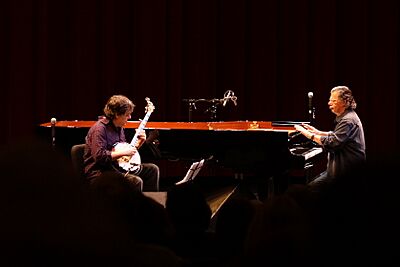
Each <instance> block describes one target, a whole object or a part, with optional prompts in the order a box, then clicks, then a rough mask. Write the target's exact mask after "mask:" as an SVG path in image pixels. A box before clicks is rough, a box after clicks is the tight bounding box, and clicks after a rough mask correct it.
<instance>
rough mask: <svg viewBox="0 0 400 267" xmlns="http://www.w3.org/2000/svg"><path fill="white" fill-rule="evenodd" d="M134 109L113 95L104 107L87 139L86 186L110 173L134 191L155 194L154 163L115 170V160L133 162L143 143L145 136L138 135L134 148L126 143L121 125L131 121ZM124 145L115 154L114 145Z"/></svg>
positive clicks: (142, 133) (123, 99) (129, 103)
mask: <svg viewBox="0 0 400 267" xmlns="http://www.w3.org/2000/svg"><path fill="white" fill-rule="evenodd" d="M134 108H135V105H134V104H133V103H132V101H131V100H130V99H128V98H127V97H125V96H123V95H113V96H111V97H110V98H109V100H108V101H107V103H106V105H105V107H104V110H103V111H104V115H105V117H104V118H101V119H99V120H98V121H97V122H96V123H95V124H94V125H93V126H92V127H91V128H90V129H89V131H88V134H87V135H86V149H85V153H84V156H83V158H84V170H85V176H86V177H87V179H89V183H90V184H92V183H95V181H96V179H97V178H99V177H100V176H101V175H102V174H103V173H105V172H109V171H113V172H115V173H117V175H119V176H120V177H121V179H126V180H127V181H128V183H129V184H130V185H131V186H132V188H133V189H134V190H137V191H158V189H159V176H160V172H159V168H158V166H157V165H155V164H153V163H141V162H140V164H138V166H137V168H135V170H134V171H125V170H123V169H120V168H118V166H119V164H118V159H121V158H122V157H127V158H128V159H129V158H132V157H133V156H134V155H135V154H136V153H139V152H138V149H139V147H140V146H141V145H142V144H143V143H144V142H145V140H146V133H145V132H144V131H142V132H141V133H138V142H137V143H136V144H135V145H131V144H128V143H126V138H125V132H124V125H125V124H126V123H127V121H128V120H129V119H130V118H131V114H132V112H133V110H134ZM124 143H126V144H127V145H124V146H121V147H122V148H120V149H118V150H116V149H115V145H116V144H124Z"/></svg>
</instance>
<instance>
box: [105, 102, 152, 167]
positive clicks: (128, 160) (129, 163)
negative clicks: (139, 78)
mask: <svg viewBox="0 0 400 267" xmlns="http://www.w3.org/2000/svg"><path fill="white" fill-rule="evenodd" d="M145 100H146V102H147V106H146V115H145V116H144V118H143V120H141V122H140V124H139V127H138V128H137V129H136V133H135V135H134V136H133V138H132V141H131V142H130V143H126V142H119V143H116V144H115V145H114V147H113V150H114V151H118V150H122V149H124V148H126V146H132V147H133V146H135V145H136V143H137V141H138V136H139V134H140V133H141V132H142V131H143V130H144V127H145V126H146V123H147V121H148V120H149V117H150V115H151V113H152V112H153V111H154V105H153V103H152V102H151V101H150V98H148V97H146V98H145ZM117 163H118V167H119V169H122V170H124V171H126V172H127V173H128V172H138V171H139V170H140V164H141V158H140V154H139V151H136V153H135V154H133V155H132V156H122V157H120V158H118V159H117Z"/></svg>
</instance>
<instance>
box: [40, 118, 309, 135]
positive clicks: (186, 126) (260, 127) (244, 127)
mask: <svg viewBox="0 0 400 267" xmlns="http://www.w3.org/2000/svg"><path fill="white" fill-rule="evenodd" d="M95 122H96V121H79V120H73V121H57V122H56V124H55V126H56V127H66V128H90V127H91V126H92V125H93V124H94V123H95ZM299 123H301V122H298V123H297V124H299ZM139 124H140V121H128V122H127V124H126V125H125V128H137V127H139ZM40 126H41V127H51V123H50V122H47V123H42V124H40ZM145 128H146V129H160V130H178V129H182V130H215V131H218V130H220V131H288V132H292V131H295V128H294V124H293V123H292V124H290V123H289V124H288V123H286V124H282V123H276V122H271V121H219V122H153V121H150V122H147V123H146V127H145Z"/></svg>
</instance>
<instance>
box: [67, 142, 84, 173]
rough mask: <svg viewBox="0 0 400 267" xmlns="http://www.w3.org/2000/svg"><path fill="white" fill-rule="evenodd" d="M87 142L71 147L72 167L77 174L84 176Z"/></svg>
mask: <svg viewBox="0 0 400 267" xmlns="http://www.w3.org/2000/svg"><path fill="white" fill-rule="evenodd" d="M85 147H86V144H77V145H73V146H72V147H71V160H72V167H73V168H74V171H75V172H76V174H77V175H79V176H80V177H82V178H83V177H84V168H83V154H84V153H85Z"/></svg>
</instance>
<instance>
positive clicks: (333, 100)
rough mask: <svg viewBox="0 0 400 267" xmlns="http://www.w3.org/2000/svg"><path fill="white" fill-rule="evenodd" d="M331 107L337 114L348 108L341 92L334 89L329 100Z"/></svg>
mask: <svg viewBox="0 0 400 267" xmlns="http://www.w3.org/2000/svg"><path fill="white" fill-rule="evenodd" d="M328 106H329V109H330V110H331V111H332V112H333V113H335V114H336V115H340V114H342V113H343V112H344V111H345V110H346V106H345V103H344V101H343V100H342V99H341V98H340V97H339V92H338V91H334V92H332V93H331V96H330V97H329V101H328Z"/></svg>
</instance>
